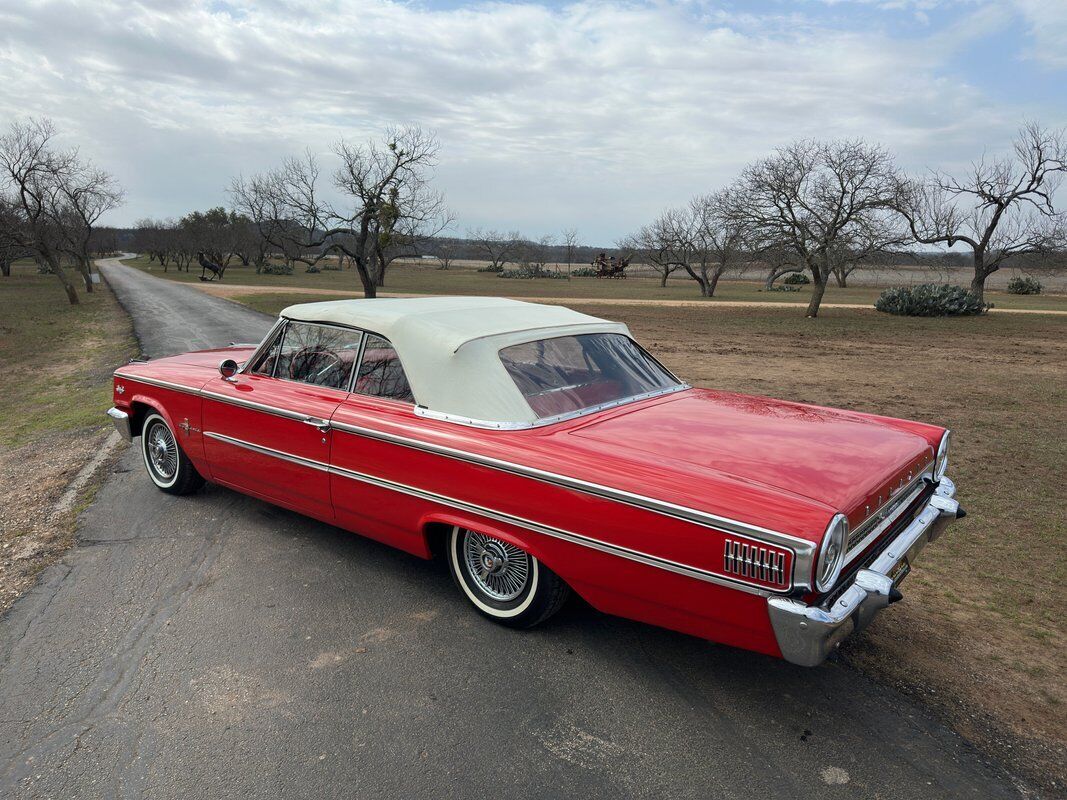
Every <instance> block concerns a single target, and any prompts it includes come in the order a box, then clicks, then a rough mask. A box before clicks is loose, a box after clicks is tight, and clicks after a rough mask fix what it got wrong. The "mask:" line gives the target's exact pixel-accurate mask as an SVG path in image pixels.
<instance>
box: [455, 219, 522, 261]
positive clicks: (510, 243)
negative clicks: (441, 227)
mask: <svg viewBox="0 0 1067 800" xmlns="http://www.w3.org/2000/svg"><path fill="white" fill-rule="evenodd" d="M467 238H468V239H469V240H470V242H471V244H473V245H474V247H475V249H476V250H478V251H479V252H480V253H481V255H483V256H484V257H485V260H486V261H488V262H489V265H490V268H491V269H493V270H500V269H502V268H503V267H504V265H505V264H507V263H508V262H510V261H511V260H512V259H513V258H515V256H516V254H517V251H518V250H519V249H520V246H521V244H522V242H523V237H522V234H521V233H519V232H518V231H511V232H509V233H500V232H499V231H493V230H490V231H485V230H482V229H481V228H474V229H472V230H469V231H467Z"/></svg>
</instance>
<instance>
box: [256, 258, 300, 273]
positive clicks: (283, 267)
mask: <svg viewBox="0 0 1067 800" xmlns="http://www.w3.org/2000/svg"><path fill="white" fill-rule="evenodd" d="M263 274H264V275H292V274H293V265H292V264H274V263H272V262H270V261H268V262H267V263H266V264H264V265H263Z"/></svg>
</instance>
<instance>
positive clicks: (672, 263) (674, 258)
mask: <svg viewBox="0 0 1067 800" xmlns="http://www.w3.org/2000/svg"><path fill="white" fill-rule="evenodd" d="M677 215H678V211H677V210H676V209H672V210H668V211H665V212H663V214H661V215H660V216H659V217H657V218H656V219H655V220H654V221H653V222H651V223H649V224H648V225H645V226H643V227H642V228H641V229H640V230H639V231H637V233H634V234H632V235H630V236H627V237H626V238H624V239H622V240H620V241H619V242H618V243H617V244H618V247H619V249H620V250H632V251H633V252H634V253H635V254H636V255H638V256H640V258H641V259H642V260H643V261H645V262H646V263H647V264H648V265H649V266H651V267H652V269H653V270H655V271H656V272H657V273H658V274H659V277H660V281H659V285H660V286H661V287H664V286H666V285H667V279H668V278H669V277H670V276H671V273H673V272H675V271H676V270H679V269H681V268H682V263H683V259H687V258H688V253H685V252H680V251H679V239H678V236H677V231H678V229H679V227H680V225H679V223H678V221H677V219H676V217H677Z"/></svg>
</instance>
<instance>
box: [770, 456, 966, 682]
mask: <svg viewBox="0 0 1067 800" xmlns="http://www.w3.org/2000/svg"><path fill="white" fill-rule="evenodd" d="M955 496H956V485H955V484H954V483H953V482H952V481H951V480H949V478H947V477H945V478H942V479H941V482H940V483H939V484H938V486H937V488H936V489H935V490H934V493H933V495H931V497H930V499H929V500H928V501H927V503H926V506H925V507H924V508H923V510H922V511H920V512H919V513H918V514H917V515H916V517H915V519H914V520H912V522H911V524H910V525H908V527H906V528H905V529H904V530H903V531H901V532H900V533H899V534H897V536H896V538H895V539H894V540H893V541H892V542H891V543H890V544H889V546H888V547H886V548H885V549H884V550H883V551H882V553H881V554H880V555H879V556H878V557H877V558H876V559H875V560H874V561H873V562H871V564H870V565H869V566H868V567H867V568H866V569H861V570H860V571H859V572H857V573H856V576H855V577H854V578H853V580H852V583H851V585H850V586H849V587H848V588H847V589H845V591H844V593H842V594H841V595H840V596H839V597H838V598H837V599H836V600H835V601H834V602H833V604H832V605H831V606H829V607H826V608H824V607H821V606H809V605H805V604H804V603H802V602H800V601H798V600H792V599H789V598H786V597H771V598H769V599H768V600H767V610H768V612H769V614H770V617H771V625H772V626H773V627H774V635H775V637H776V638H777V640H778V647H779V649H780V650H781V651H782V657H783V658H784V659H785V660H786V661H792V662H793V663H794V664H800V665H801V666H805V667H814V666H815V665H817V664H820V663H822V661H823V660H824V659H825V658H826V657H827V656H828V655H830V653H831V652H833V650H834V648H836V647H837V646H838V645H839V644H840V643H841V640H842V639H844V638H845V637H846V636H848V635H849V634H851V633H853V632H855V631H860V630H863V629H864V628H865V627H867V625H868V624H870V622H871V620H872V619H874V617H875V615H876V614H877V613H878V612H879V611H881V610H882V609H883V608H885V607H886V606H888V605H889V604H890V602H892V601H893V600H894V599H898V598H899V596H900V595H899V592H897V591H896V590H895V589H894V586H893V579H892V578H891V577H890V575H892V574H894V570H895V569H896V568H897V566H898V565H899V564H900V562H901V561H903V560H904V559H905V558H906V559H907V561H908V564H909V565H910V564H911V563H912V561H913V559H914V558H915V556H916V555H918V553H919V551H920V550H922V549H923V547H925V546H926V543H927V542H932V541H934V540H935V539H936V538H937V537H938V536H940V535H941V531H942V530H944V527H945V525H946V524H947V523H948V522H950V521H951V520H954V519H956V518H957V517H958V516H963V512H962V510H961V509H960V507H959V503H957V502H956V500H955Z"/></svg>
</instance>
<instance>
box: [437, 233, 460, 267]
mask: <svg viewBox="0 0 1067 800" xmlns="http://www.w3.org/2000/svg"><path fill="white" fill-rule="evenodd" d="M458 250H459V242H457V241H456V240H455V239H440V240H438V242H437V268H438V269H444V270H448V269H452V262H453V261H455V260H456V252H457V251H458Z"/></svg>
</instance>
